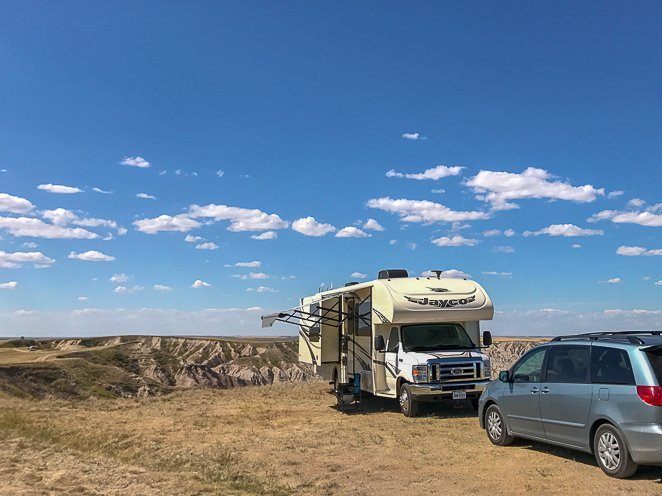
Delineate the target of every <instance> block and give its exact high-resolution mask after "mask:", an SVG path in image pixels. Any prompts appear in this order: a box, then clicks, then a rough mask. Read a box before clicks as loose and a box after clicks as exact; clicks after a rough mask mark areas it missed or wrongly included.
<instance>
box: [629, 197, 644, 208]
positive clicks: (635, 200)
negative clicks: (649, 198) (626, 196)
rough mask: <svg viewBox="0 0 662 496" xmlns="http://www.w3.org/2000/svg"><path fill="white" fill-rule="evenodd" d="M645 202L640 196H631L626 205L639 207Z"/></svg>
mask: <svg viewBox="0 0 662 496" xmlns="http://www.w3.org/2000/svg"><path fill="white" fill-rule="evenodd" d="M645 204H646V202H645V201H644V200H642V199H641V198H632V200H630V201H629V202H628V203H627V206H628V207H634V208H639V207H643V206H644V205H645Z"/></svg>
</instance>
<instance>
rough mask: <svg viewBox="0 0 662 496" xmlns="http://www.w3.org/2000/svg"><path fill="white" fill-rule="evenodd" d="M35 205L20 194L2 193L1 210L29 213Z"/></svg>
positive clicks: (0, 196)
mask: <svg viewBox="0 0 662 496" xmlns="http://www.w3.org/2000/svg"><path fill="white" fill-rule="evenodd" d="M33 209H34V205H33V204H32V202H30V201H29V200H26V199H25V198H21V197H20V196H12V195H10V194H7V193H0V212H9V213H12V214H28V213H30V212H32V210H33Z"/></svg>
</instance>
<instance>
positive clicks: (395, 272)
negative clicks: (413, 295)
mask: <svg viewBox="0 0 662 496" xmlns="http://www.w3.org/2000/svg"><path fill="white" fill-rule="evenodd" d="M402 277H409V274H408V273H407V271H406V270H405V269H386V270H380V271H379V275H378V276H377V279H400V278H402Z"/></svg>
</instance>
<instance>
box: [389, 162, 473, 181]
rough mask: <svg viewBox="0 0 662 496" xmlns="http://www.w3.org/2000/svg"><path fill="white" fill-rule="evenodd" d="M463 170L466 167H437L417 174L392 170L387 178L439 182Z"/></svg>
mask: <svg viewBox="0 0 662 496" xmlns="http://www.w3.org/2000/svg"><path fill="white" fill-rule="evenodd" d="M462 169H464V167H460V166H459V165H454V166H452V167H448V166H446V165H437V166H436V167H432V168H430V169H425V170H424V171H423V172H415V173H402V172H397V171H395V170H394V169H391V170H390V171H388V172H387V173H386V177H404V178H406V179H415V180H417V181H423V180H425V179H432V180H438V179H443V178H444V177H449V176H457V175H459V174H460V172H462Z"/></svg>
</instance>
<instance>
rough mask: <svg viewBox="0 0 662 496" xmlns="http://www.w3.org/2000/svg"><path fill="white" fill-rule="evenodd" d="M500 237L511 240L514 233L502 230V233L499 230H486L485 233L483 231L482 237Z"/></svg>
mask: <svg viewBox="0 0 662 496" xmlns="http://www.w3.org/2000/svg"><path fill="white" fill-rule="evenodd" d="M501 235H504V236H505V237H507V238H511V237H513V236H515V231H514V230H512V229H504V230H503V231H501V229H488V230H487V231H483V236H485V237H488V238H489V237H492V236H501Z"/></svg>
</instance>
